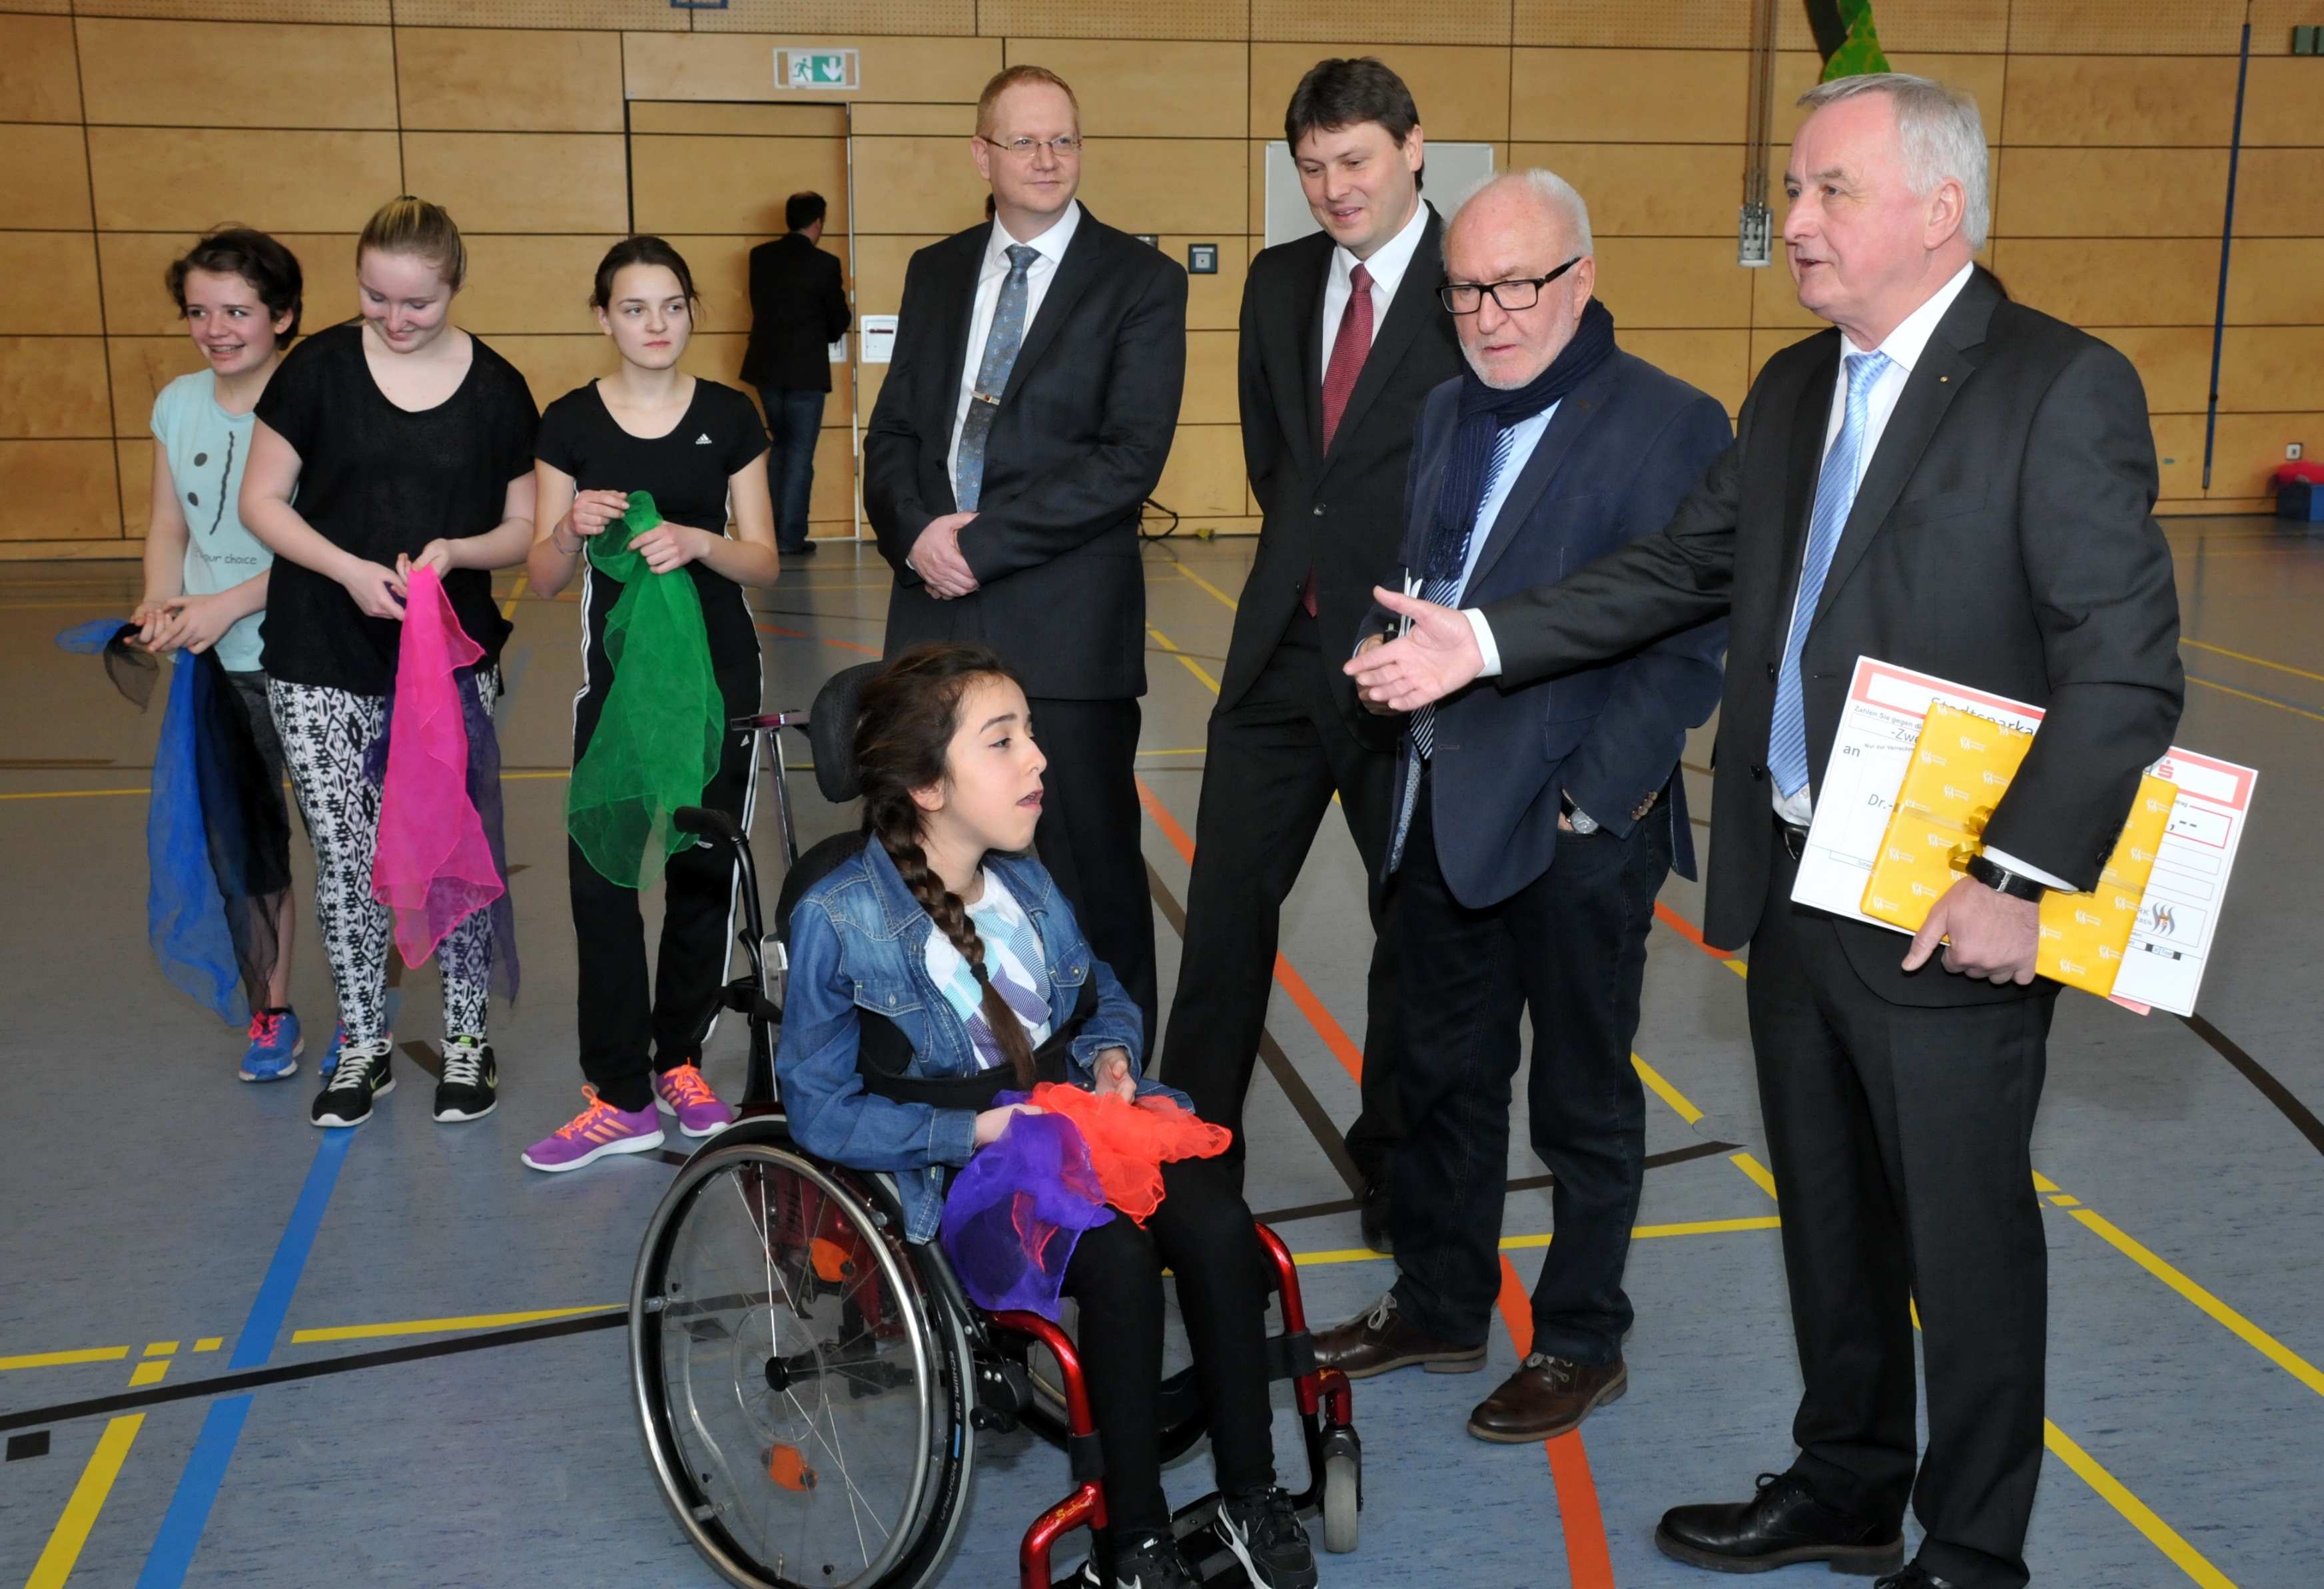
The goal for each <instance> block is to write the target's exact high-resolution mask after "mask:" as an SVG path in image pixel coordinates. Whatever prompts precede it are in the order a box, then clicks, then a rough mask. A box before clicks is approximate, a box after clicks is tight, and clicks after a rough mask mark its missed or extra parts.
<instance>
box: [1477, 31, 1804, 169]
mask: <svg viewBox="0 0 2324 1589" xmlns="http://www.w3.org/2000/svg"><path fill="white" fill-rule="evenodd" d="M1514 53H1515V55H1516V57H1517V69H1516V77H1515V81H1514V84H1513V87H1512V89H1511V96H1510V97H1511V112H1510V118H1509V135H1510V136H1511V137H1513V138H1521V139H1525V140H1527V141H1529V142H1545V143H1629V142H1640V143H1738V144H1739V143H1740V142H1741V140H1742V137H1743V115H1744V110H1745V108H1746V100H1747V99H1748V95H1749V92H1750V80H1749V79H1750V73H1749V70H1748V68H1749V66H1750V57H1749V56H1748V55H1747V54H1744V53H1742V52H1740V51H1729V50H1519V51H1515V52H1514ZM1788 100H1789V96H1784V97H1783V98H1780V99H1779V100H1778V103H1779V104H1781V103H1788ZM1787 135H1788V134H1787ZM1735 170H1736V185H1737V189H1738V192H1739V191H1740V189H1741V185H1742V170H1743V168H1742V161H1741V160H1740V159H1739V158H1738V160H1737V161H1736V168H1735Z"/></svg>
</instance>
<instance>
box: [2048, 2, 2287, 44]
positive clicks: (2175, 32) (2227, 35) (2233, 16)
mask: <svg viewBox="0 0 2324 1589" xmlns="http://www.w3.org/2000/svg"><path fill="white" fill-rule="evenodd" d="M2243 19H2244V8H2243V5H2241V4H2240V3H2239V0H2168V3H2167V4H2161V5H2153V4H2150V5H2122V4H2121V0H2017V3H2016V4H2015V5H2013V6H2012V7H2011V8H2010V15H2009V48H2010V49H2011V50H2012V51H2026V52H2029V53H2033V54H2045V55H2071V54H2074V53H2076V52H2078V51H2084V52H2088V53H2089V54H2093V55H2233V54H2234V53H2235V52H2236V38H2237V30H2238V29H2239V28H2240V27H2241V25H2242V23H2243Z"/></svg>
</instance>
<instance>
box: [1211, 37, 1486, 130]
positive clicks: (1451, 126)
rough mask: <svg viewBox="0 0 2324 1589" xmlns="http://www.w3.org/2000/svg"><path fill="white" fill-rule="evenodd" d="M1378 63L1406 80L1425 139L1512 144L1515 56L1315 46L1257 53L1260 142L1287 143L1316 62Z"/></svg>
mask: <svg viewBox="0 0 2324 1589" xmlns="http://www.w3.org/2000/svg"><path fill="white" fill-rule="evenodd" d="M1355 55H1371V56H1377V57H1378V58H1379V60H1382V61H1384V62H1385V63H1387V65H1388V67H1389V68H1390V69H1392V70H1394V71H1395V73H1396V74H1397V76H1398V77H1400V78H1403V79H1404V84H1405V87H1407V88H1409V89H1411V90H1412V102H1413V104H1414V105H1415V106H1416V107H1417V108H1418V109H1419V111H1420V126H1421V131H1422V132H1423V133H1424V134H1425V135H1426V136H1427V137H1431V138H1443V139H1447V140H1450V141H1452V142H1500V141H1501V140H1503V139H1506V138H1508V136H1509V108H1508V107H1509V65H1510V62H1509V51H1507V50H1504V49H1497V48H1489V47H1486V46H1483V45H1458V44H1388V43H1378V42H1373V43H1354V42H1346V41H1342V42H1339V43H1327V42H1320V41H1319V42H1315V43H1300V44H1260V43H1254V44H1253V45H1251V47H1250V136H1251V137H1253V138H1281V137H1282V136H1283V113H1284V111H1285V109H1286V107H1288V106H1289V105H1290V103H1291V95H1292V91H1293V90H1294V89H1296V88H1297V87H1299V79H1300V78H1304V77H1305V76H1306V75H1307V72H1308V70H1309V69H1311V68H1313V67H1314V65H1315V63H1316V62H1317V61H1320V60H1332V59H1335V58H1339V59H1344V58H1346V57H1349V56H1355Z"/></svg>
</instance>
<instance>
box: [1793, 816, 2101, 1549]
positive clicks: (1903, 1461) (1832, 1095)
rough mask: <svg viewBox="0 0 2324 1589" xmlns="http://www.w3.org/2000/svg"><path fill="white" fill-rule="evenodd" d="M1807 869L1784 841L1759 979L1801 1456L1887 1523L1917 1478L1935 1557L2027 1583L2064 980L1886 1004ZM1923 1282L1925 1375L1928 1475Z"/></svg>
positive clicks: (1848, 1499)
mask: <svg viewBox="0 0 2324 1589" xmlns="http://www.w3.org/2000/svg"><path fill="white" fill-rule="evenodd" d="M1797 870H1798V868H1797V866H1796V864H1795V863H1794V861H1793V860H1792V859H1791V858H1790V856H1789V855H1788V854H1787V853H1786V852H1785V851H1784V849H1783V847H1782V845H1780V844H1778V845H1777V846H1776V850H1775V867H1774V870H1773V874H1772V875H1771V876H1770V877H1769V878H1768V889H1767V903H1766V911H1765V914H1762V916H1761V917H1760V920H1759V927H1758V931H1757V932H1756V933H1754V934H1753V936H1752V939H1751V976H1750V982H1749V987H1750V992H1749V1004H1750V1012H1751V1045H1752V1047H1753V1049H1754V1050H1755V1051H1756V1052H1757V1056H1758V1070H1759V1105H1760V1109H1761V1111H1762V1112H1763V1114H1764V1115H1765V1116H1766V1123H1767V1146H1768V1149H1769V1153H1770V1154H1771V1156H1772V1158H1773V1161H1774V1163H1773V1168H1774V1170H1775V1190H1776V1194H1777V1196H1778V1197H1779V1199H1781V1201H1782V1206H1783V1210H1784V1231H1783V1235H1784V1272H1785V1275H1786V1278H1787V1279H1788V1281H1790V1286H1791V1295H1792V1328H1793V1332H1794V1335H1795V1336H1796V1337H1797V1339H1798V1344H1799V1354H1800V1373H1801V1377H1802V1378H1803V1380H1804V1381H1805V1382H1806V1388H1805V1391H1804V1393H1803V1395H1802V1396H1801V1398H1800V1409H1799V1414H1798V1416H1797V1418H1796V1419H1794V1422H1793V1426H1792V1437H1793V1439H1794V1440H1795V1441H1796V1442H1797V1443H1798V1445H1799V1447H1800V1456H1799V1459H1798V1461H1797V1462H1796V1463H1794V1467H1793V1471H1794V1472H1795V1473H1796V1474H1799V1475H1800V1477H1801V1478H1802V1479H1803V1481H1805V1483H1807V1485H1808V1487H1809V1488H1810V1489H1811V1490H1812V1491H1813V1492H1814V1493H1815V1494H1816V1495H1817V1496H1818V1497H1819V1498H1820V1499H1821V1500H1822V1501H1824V1502H1826V1504H1828V1505H1831V1506H1837V1507H1840V1508H1842V1509H1844V1510H1846V1511H1850V1512H1853V1513H1855V1514H1857V1515H1858V1516H1861V1517H1867V1518H1873V1519H1877V1520H1880V1521H1883V1522H1885V1523H1887V1524H1889V1525H1891V1526H1894V1525H1895V1524H1897V1523H1899V1522H1901V1521H1902V1520H1903V1518H1904V1505H1905V1502H1906V1501H1907V1499H1908V1498H1909V1499H1910V1500H1911V1502H1912V1503H1913V1507H1914V1511H1915V1512H1916V1513H1917V1514H1918V1515H1919V1517H1920V1520H1921V1522H1922V1525H1923V1527H1924V1528H1925V1529H1927V1538H1926V1540H1925V1541H1924V1542H1923V1545H1922V1547H1921V1553H1920V1560H1921V1561H1922V1562H1923V1564H1924V1565H1925V1566H1927V1567H1928V1569H1929V1570H1930V1571H1931V1572H1932V1573H1935V1574H1936V1575H1939V1576H1940V1577H1942V1578H1945V1579H1948V1580H1950V1582H1952V1583H1954V1584H1960V1586H1961V1589H2016V1586H2017V1585H2019V1584H2024V1582H2025V1581H2026V1572H2025V1561H2024V1543H2025V1524H2026V1518H2027V1515H2028V1514H2029V1513H2030V1512H2031V1511H2032V1510H2033V1487H2034V1483H2035V1482H2036V1480H2038V1478H2039V1477H2040V1475H2041V1470H2042V1395H2043V1351H2044V1347H2045V1343H2046V1339H2047V1335H2048V1301H2049V1299H2048V1285H2049V1251H2048V1248H2047V1246H2046V1245H2045V1244H2044V1242H2043V1235H2042V1216H2041V1209H2040V1206H2039V1204H2038V1203H2037V1202H2036V1201H2035V1199H2034V1195H2033V1155H2032V1148H2031V1142H2032V1137H2033V1114H2034V1109H2035V1107H2037V1106H2038V1105H2039V1103H2040V1102H2041V1098H2042V1078H2043V1067H2044V1064H2045V1061H2046V1047H2047V1042H2048V1039H2049V1032H2050V1016H2051V1013H2052V1010H2053V1009H2054V1008H2055V1007H2056V1005H2057V987H2056V986H2055V985H2054V984H2051V983H2036V984H2034V987H2036V988H2041V989H2043V991H2041V992H2033V991H2032V990H2029V991H2028V993H2027V996H2026V997H2024V998H2018V999H2011V1000H2008V1001H2006V1002H2005V1003H1999V1004H1984V1005H1964V1006H1953V1007H1950V1008H1938V1009H1930V1008H1918V1007H1913V1006H1904V1005H1895V1004H1890V1003H1888V1002H1887V1001H1886V1000H1885V999H1883V998H1880V997H1877V995H1875V994H1874V993H1873V992H1872V991H1871V990H1870V989H1869V988H1867V987H1865V985H1864V982H1863V979H1862V978H1859V977H1858V976H1857V975H1856V973H1855V971H1854V969H1852V968H1851V967H1850V966H1849V962H1848V960H1847V957H1846V954H1845V952H1844V951H1843V950H1842V948H1841V945H1840V940H1839V936H1838V931H1837V925H1836V923H1834V922H1833V921H1832V919H1831V917H1829V916H1827V915H1824V914H1821V913H1819V912H1813V911H1808V910H1803V909H1802V908H1800V907H1797V906H1795V905H1793V904H1792V901H1791V893H1792V878H1793V877H1794V874H1795V873H1796V871H1797ZM1895 950H1896V956H1897V958H1898V959H1899V960H1902V959H1903V958H1904V938H1903V936H1902V935H1899V936H1898V937H1897V938H1896V940H1895ZM1915 1302H1917V1304H1918V1306H1919V1309H1920V1315H1921V1354H1922V1356H1923V1360H1924V1362H1925V1363H1926V1364H1927V1372H1928V1379H1929V1399H1928V1427H1929V1446H1928V1454H1927V1456H1925V1457H1924V1458H1923V1459H1922V1461H1921V1462H1920V1465H1919V1470H1920V1471H1919V1480H1918V1482H1917V1483H1915V1481H1914V1362H1913V1319H1912V1313H1911V1308H1912V1306H1913V1305H1914V1303H1915Z"/></svg>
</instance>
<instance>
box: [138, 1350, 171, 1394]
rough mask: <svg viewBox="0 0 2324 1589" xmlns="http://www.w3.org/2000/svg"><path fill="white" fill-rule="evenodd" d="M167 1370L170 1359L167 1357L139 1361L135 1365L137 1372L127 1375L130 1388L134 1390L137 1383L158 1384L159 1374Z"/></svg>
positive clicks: (159, 1381) (159, 1380)
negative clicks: (143, 1361)
mask: <svg viewBox="0 0 2324 1589" xmlns="http://www.w3.org/2000/svg"><path fill="white" fill-rule="evenodd" d="M169 1372H170V1360H169V1359H168V1358H167V1357H161V1358H157V1359H155V1360H154V1361H153V1362H152V1363H141V1364H138V1365H137V1372H136V1373H133V1374H131V1375H130V1376H129V1386H130V1389H132V1390H134V1389H136V1388H137V1387H138V1386H139V1385H158V1384H160V1383H161V1376H162V1375H163V1374H165V1373H169Z"/></svg>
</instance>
